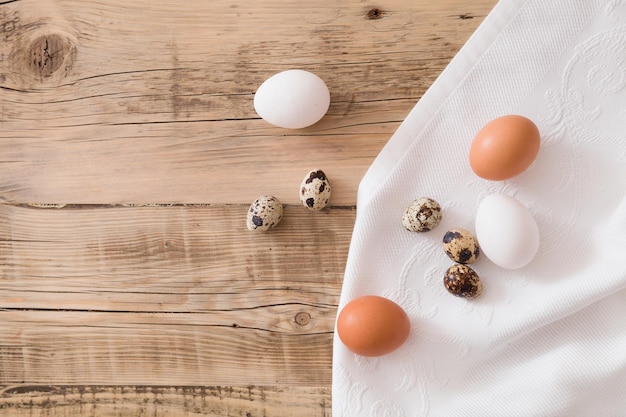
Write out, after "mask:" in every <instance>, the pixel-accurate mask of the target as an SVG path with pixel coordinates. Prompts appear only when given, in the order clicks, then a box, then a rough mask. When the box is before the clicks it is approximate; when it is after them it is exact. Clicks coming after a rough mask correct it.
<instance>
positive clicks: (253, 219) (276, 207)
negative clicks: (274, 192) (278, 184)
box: [246, 195, 283, 231]
mask: <svg viewBox="0 0 626 417" xmlns="http://www.w3.org/2000/svg"><path fill="white" fill-rule="evenodd" d="M282 218H283V205H282V203H281V202H280V200H278V199H277V198H276V197H274V196H271V195H264V196H262V197H259V198H257V199H256V200H254V202H253V203H252V204H251V205H250V209H249V210H248V216H247V222H246V225H247V226H248V230H261V231H263V230H268V229H271V228H272V227H274V226H276V225H277V224H278V223H279V222H280V220H281V219H282Z"/></svg>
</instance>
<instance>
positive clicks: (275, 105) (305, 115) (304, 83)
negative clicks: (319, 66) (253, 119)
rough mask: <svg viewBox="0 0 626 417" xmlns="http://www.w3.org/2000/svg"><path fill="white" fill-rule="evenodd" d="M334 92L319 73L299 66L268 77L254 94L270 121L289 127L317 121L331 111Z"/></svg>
mask: <svg viewBox="0 0 626 417" xmlns="http://www.w3.org/2000/svg"><path fill="white" fill-rule="evenodd" d="M329 106H330V92H329V91H328V87H327V86H326V84H325V83H324V81H323V80H322V79H321V78H320V77H318V76H317V75H315V74H313V73H311V72H308V71H304V70H299V69H293V70H287V71H283V72H279V73H278V74H275V75H273V76H271V77H270V78H268V79H267V80H265V81H264V82H263V83H262V84H261V85H260V86H259V88H258V89H257V91H256V94H255V95H254V109H255V110H256V112H257V114H258V115H259V116H261V118H263V120H265V121H266V122H268V123H270V124H272V125H274V126H278V127H283V128H286V129H302V128H304V127H307V126H311V125H312V124H314V123H317V122H318V121H319V120H320V119H321V118H322V117H324V115H325V114H326V112H327V111H328V107H329Z"/></svg>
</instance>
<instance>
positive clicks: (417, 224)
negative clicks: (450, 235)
mask: <svg viewBox="0 0 626 417" xmlns="http://www.w3.org/2000/svg"><path fill="white" fill-rule="evenodd" d="M440 222H441V206H440V205H439V203H437V202H436V201H435V200H433V199H431V198H428V197H420V198H418V199H416V200H414V201H413V202H412V203H411V204H410V205H409V207H407V209H406V211H405V212H404V215H403V216H402V225H403V226H404V227H405V229H407V230H409V231H411V232H427V231H429V230H432V229H434V228H435V227H436V226H437V225H438V224H439V223H440Z"/></svg>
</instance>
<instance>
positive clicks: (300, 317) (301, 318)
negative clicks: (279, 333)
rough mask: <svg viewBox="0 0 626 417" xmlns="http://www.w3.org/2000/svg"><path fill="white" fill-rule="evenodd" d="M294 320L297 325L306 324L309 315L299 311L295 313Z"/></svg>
mask: <svg viewBox="0 0 626 417" xmlns="http://www.w3.org/2000/svg"><path fill="white" fill-rule="evenodd" d="M295 320H296V324H297V325H298V326H306V325H307V324H309V323H310V322H311V315H310V314H309V313H307V312H304V311H301V312H299V313H298V314H296V318H295Z"/></svg>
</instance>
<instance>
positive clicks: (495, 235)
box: [475, 193, 539, 269]
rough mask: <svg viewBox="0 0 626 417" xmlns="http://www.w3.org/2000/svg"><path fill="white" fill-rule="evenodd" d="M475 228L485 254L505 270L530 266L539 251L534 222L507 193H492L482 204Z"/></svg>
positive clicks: (522, 206) (478, 211) (522, 207)
mask: <svg viewBox="0 0 626 417" xmlns="http://www.w3.org/2000/svg"><path fill="white" fill-rule="evenodd" d="M475 228H476V238H477V239H478V244H479V245H480V248H481V250H482V252H483V254H484V255H485V256H486V257H487V258H489V259H490V260H491V261H492V262H493V263H494V264H496V265H498V266H500V267H502V268H505V269H518V268H522V267H524V266H526V265H528V263H530V261H532V259H533V258H534V257H535V255H536V254H537V250H538V249H539V229H538V227H537V223H536V222H535V219H534V218H533V216H532V215H531V214H530V212H529V211H528V210H527V209H526V207H524V205H523V204H522V203H520V202H519V201H517V200H516V199H514V198H513V197H510V196H507V195H504V194H497V193H496V194H491V195H489V196H487V197H485V198H484V199H483V200H482V201H481V202H480V204H479V205H478V209H477V211H476V224H475Z"/></svg>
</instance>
